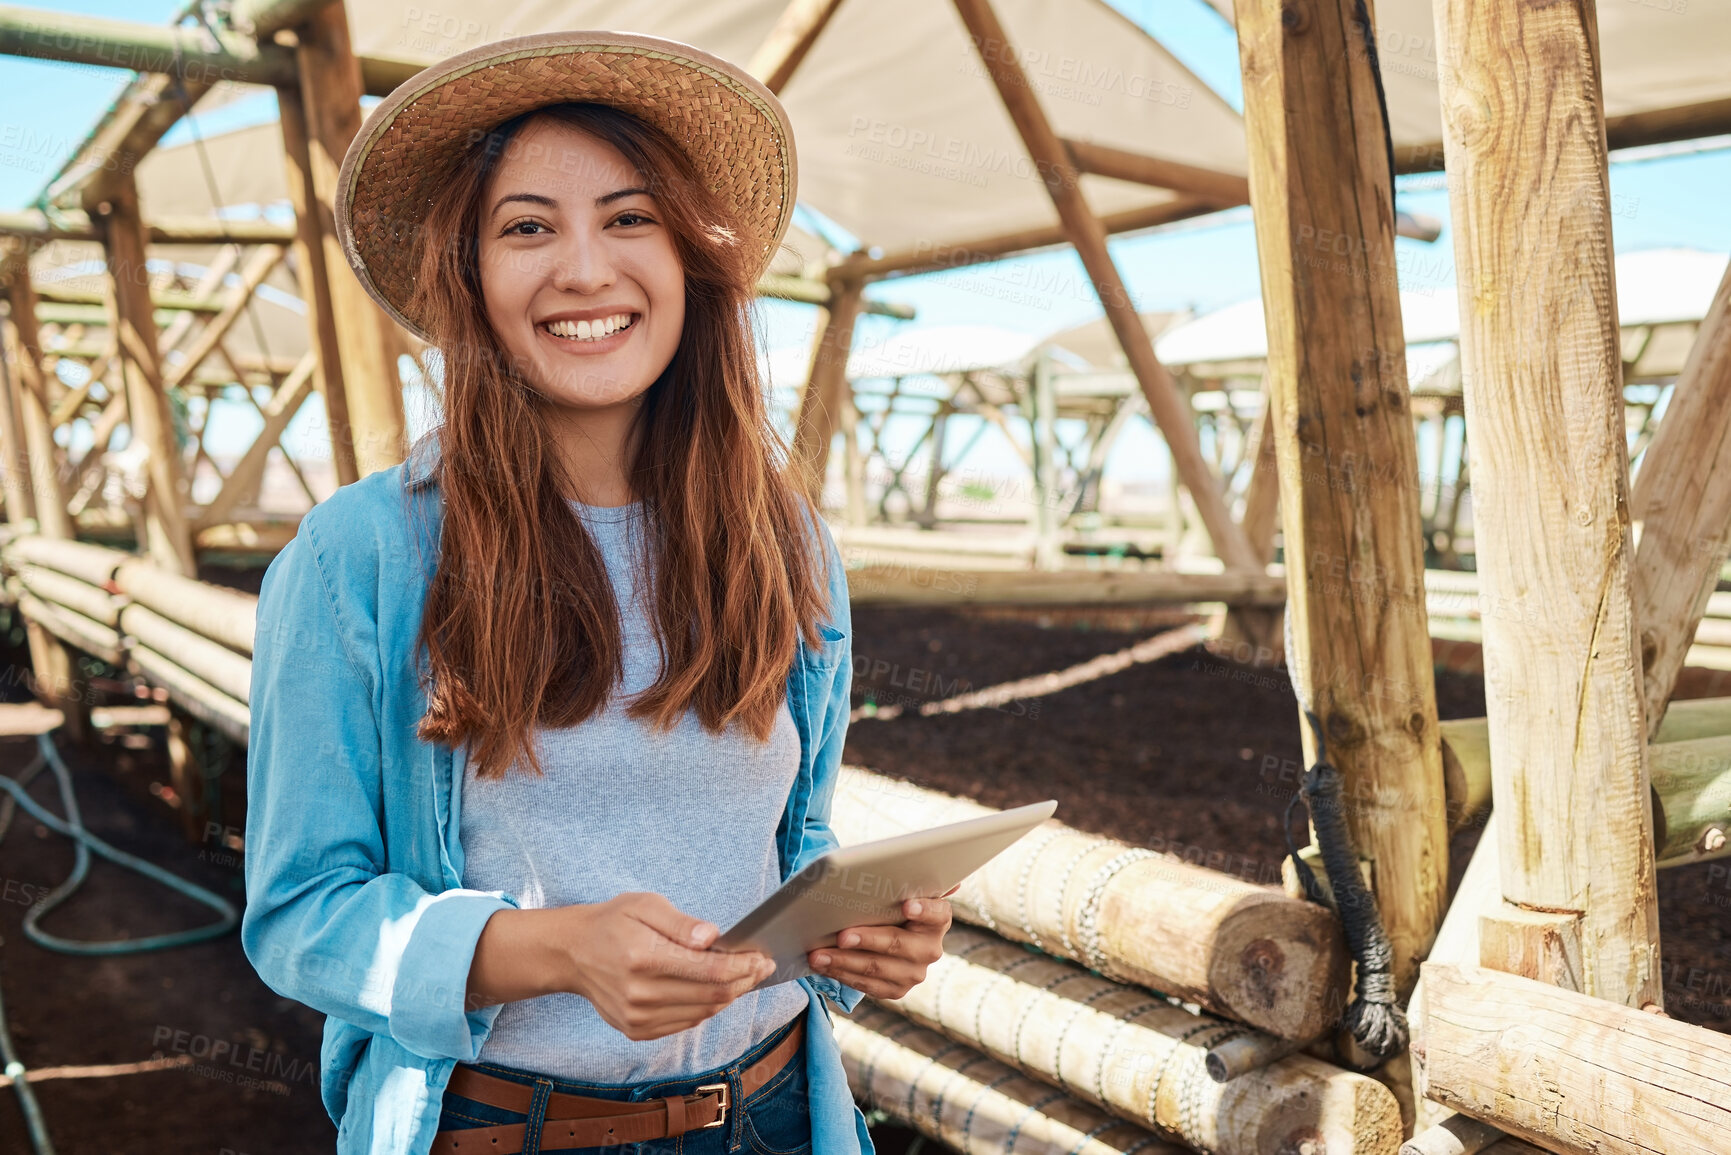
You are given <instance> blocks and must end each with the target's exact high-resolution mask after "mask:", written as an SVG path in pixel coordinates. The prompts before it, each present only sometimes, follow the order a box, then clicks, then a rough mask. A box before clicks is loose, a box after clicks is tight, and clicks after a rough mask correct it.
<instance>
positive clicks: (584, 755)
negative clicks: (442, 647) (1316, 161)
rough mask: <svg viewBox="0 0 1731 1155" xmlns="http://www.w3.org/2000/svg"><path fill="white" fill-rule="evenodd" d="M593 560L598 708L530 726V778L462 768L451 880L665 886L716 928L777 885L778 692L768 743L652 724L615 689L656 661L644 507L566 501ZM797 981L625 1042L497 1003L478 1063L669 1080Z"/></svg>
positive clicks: (573, 998) (787, 740)
mask: <svg viewBox="0 0 1731 1155" xmlns="http://www.w3.org/2000/svg"><path fill="white" fill-rule="evenodd" d="M571 504H572V507H573V508H574V509H575V510H576V511H577V513H578V515H579V516H580V517H582V518H583V521H584V525H585V526H586V528H587V529H588V531H589V533H590V535H591V536H592V537H593V538H594V540H595V543H596V545H597V546H598V547H599V549H600V551H601V555H602V558H603V559H604V561H605V562H606V565H607V572H608V576H609V577H610V578H611V579H612V581H613V590H614V598H615V601H616V602H617V604H618V606H619V611H620V633H621V638H622V641H623V643H624V653H623V657H624V662H623V666H624V668H623V671H622V681H621V683H620V684H618V685H616V686H615V688H614V693H613V696H612V697H611V698H610V699H609V701H608V703H607V705H606V707H605V708H604V709H603V710H602V711H601V712H598V713H596V714H594V715H592V716H591V717H590V718H589V719H588V720H586V721H584V722H582V723H580V724H578V725H576V726H572V727H568V728H564V729H542V730H538V731H537V733H536V742H537V751H538V753H539V755H540V758H541V765H542V768H543V770H544V771H545V776H544V777H535V776H534V775H533V774H532V773H528V772H525V771H522V770H521V769H518V768H513V769H512V770H511V772H510V773H508V774H507V775H506V776H505V777H504V778H502V779H491V780H486V781H482V780H479V779H477V778H476V777H475V774H474V769H473V766H472V765H471V766H470V768H469V769H468V770H467V772H466V773H465V774H464V777H463V797H462V806H461V810H460V815H461V816H460V837H461V838H462V843H463V885H464V886H465V887H472V888H475V889H477V890H503V891H505V892H506V893H508V894H510V895H513V896H514V897H515V898H516V899H517V901H518V903H519V904H520V905H521V906H522V907H524V908H525V909H535V908H543V907H553V906H565V905H569V904H573V903H596V902H605V901H607V900H608V899H610V898H613V897H614V896H616V895H619V894H622V893H624V892H626V891H650V892H653V893H656V894H661V895H665V896H666V897H667V899H668V900H669V901H670V902H672V903H673V905H674V906H676V907H678V908H679V909H680V910H682V911H684V912H686V913H687V914H691V915H694V916H696V917H699V918H704V919H708V920H709V921H710V922H712V923H714V924H715V925H716V926H718V927H720V928H721V929H722V930H726V929H727V928H728V927H729V926H731V925H733V923H735V922H737V921H738V920H739V919H740V918H741V917H743V916H744V915H745V914H746V913H748V912H749V911H750V910H751V909H752V908H753V907H755V906H756V905H757V904H758V903H759V902H761V901H762V900H763V899H764V898H765V897H767V896H768V895H769V894H771V893H772V892H773V891H775V890H776V888H777V887H779V886H780V885H781V877H780V869H779V865H778V860H777V852H776V844H775V829H776V826H777V824H778V823H779V822H780V820H781V816H782V811H783V809H784V808H785V807H786V804H787V797H788V792H789V791H790V790H791V789H792V787H793V780H794V776H795V775H796V774H797V773H798V770H799V759H800V749H799V732H798V730H797V729H796V728H795V725H794V721H793V716H792V715H791V714H790V713H789V712H788V707H787V704H786V702H785V700H784V701H783V704H782V707H781V709H780V711H779V712H778V713H777V715H776V719H775V725H774V728H773V730H772V731H771V733H770V737H769V740H768V741H767V742H764V743H759V742H758V741H757V740H756V739H755V738H753V737H752V736H751V734H749V733H748V732H746V731H744V730H743V729H742V728H741V727H739V726H738V725H737V724H735V725H730V726H729V727H728V728H727V729H726V731H725V732H723V733H722V734H720V735H716V734H712V733H710V732H709V731H708V730H706V729H704V727H703V724H702V723H701V722H700V721H698V719H697V715H696V713H695V711H687V712H686V715H685V717H684V718H682V719H681V720H680V722H679V724H678V725H677V726H675V727H674V728H673V729H672V730H670V731H666V732H657V731H655V730H654V729H653V728H652V727H651V726H650V725H649V724H648V723H646V722H640V721H638V720H636V719H632V718H628V717H627V716H626V714H625V707H626V705H628V703H629V698H630V697H631V696H632V695H635V694H637V693H639V692H641V691H642V690H644V689H646V688H648V687H649V686H650V685H651V684H652V683H653V682H654V681H655V678H656V677H657V675H658V674H659V672H660V668H659V667H660V661H661V657H660V651H659V649H658V647H657V645H656V637H655V627H654V609H653V606H652V604H651V603H650V601H649V598H650V595H651V591H650V589H649V586H648V583H647V582H646V581H643V580H641V578H640V570H639V568H638V567H639V566H640V565H642V564H643V563H644V561H645V555H644V553H643V533H642V530H643V506H642V503H641V502H640V501H639V502H632V503H631V504H629V505H623V506H591V505H584V504H582V503H580V502H572V503H571ZM806 1007H807V998H806V994H805V991H804V990H803V989H802V988H801V987H800V986H799V985H798V984H797V983H779V984H777V985H775V986H772V987H767V988H765V989H763V990H759V991H750V992H747V993H746V994H744V995H741V996H740V997H739V998H738V999H736V1000H734V1001H733V1002H732V1003H730V1004H728V1005H727V1006H726V1007H724V1008H723V1009H722V1010H721V1011H719V1012H718V1013H716V1014H715V1015H714V1016H712V1017H710V1018H709V1019H706V1020H704V1021H703V1022H702V1023H699V1024H698V1025H697V1026H695V1027H692V1028H690V1029H689V1030H685V1031H681V1032H678V1033H677V1034H672V1035H666V1036H663V1037H662V1038H659V1039H650V1040H643V1041H636V1040H632V1039H628V1038H626V1037H625V1036H624V1035H623V1034H621V1033H620V1032H619V1031H618V1030H616V1029H615V1028H614V1027H613V1026H611V1025H610V1024H609V1023H607V1022H606V1021H605V1020H604V1019H602V1018H601V1016H600V1015H599V1014H598V1013H597V1012H596V1010H595V1007H594V1005H593V1004H591V1003H590V1002H589V1000H588V999H585V998H583V997H581V996H579V995H571V994H554V995H545V996H543V997H541V998H537V999H527V1000H524V1001H521V1002H514V1003H507V1004H505V1005H504V1006H503V1007H502V1008H501V1009H500V1011H499V1016H498V1019H497V1020H496V1021H495V1022H494V1025H493V1033H492V1034H491V1035H489V1036H488V1037H487V1041H486V1043H485V1044H484V1045H483V1046H482V1048H481V1052H480V1055H479V1060H480V1061H481V1062H486V1063H498V1064H501V1065H503V1066H507V1067H516V1068H520V1069H524V1070H531V1071H537V1072H540V1073H542V1074H546V1075H551V1076H553V1077H555V1078H563V1079H568V1080H574V1081H579V1082H590V1083H636V1082H642V1081H645V1080H649V1079H666V1078H679V1077H682V1076H685V1075H692V1074H696V1073H698V1072H700V1071H706V1070H709V1069H710V1068H713V1067H718V1066H721V1065H723V1064H726V1063H729V1062H732V1061H733V1060H734V1059H736V1058H738V1057H739V1056H740V1055H741V1054H742V1053H743V1052H745V1051H746V1050H747V1049H748V1048H750V1047H751V1046H753V1045H755V1044H756V1043H758V1042H761V1041H762V1040H763V1039H765V1038H767V1037H768V1036H769V1035H771V1034H773V1033H774V1032H775V1031H776V1030H777V1029H778V1028H779V1027H782V1026H784V1025H786V1024H787V1023H788V1022H789V1021H791V1020H792V1019H794V1018H795V1017H796V1016H798V1015H800V1014H802V1013H804V1012H805V1010H806Z"/></svg>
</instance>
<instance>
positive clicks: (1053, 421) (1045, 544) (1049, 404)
mask: <svg viewBox="0 0 1731 1155" xmlns="http://www.w3.org/2000/svg"><path fill="white" fill-rule="evenodd" d="M1028 400H1029V403H1030V406H1031V409H1032V412H1030V413H1029V414H1028V424H1029V426H1030V429H1029V432H1030V433H1031V434H1032V436H1031V437H1030V438H1029V442H1030V443H1031V444H1032V445H1033V447H1034V568H1035V569H1044V570H1055V569H1057V568H1058V564H1059V560H1060V558H1061V557H1062V556H1063V555H1062V550H1061V549H1060V548H1059V542H1058V533H1059V525H1058V507H1057V501H1058V494H1057V489H1058V462H1057V456H1058V427H1057V420H1058V413H1057V409H1058V399H1057V394H1056V391H1055V390H1054V389H1053V388H1052V362H1051V359H1050V358H1049V357H1048V356H1047V355H1046V353H1045V352H1044V351H1041V352H1040V354H1039V355H1038V356H1037V357H1036V358H1035V360H1034V374H1033V379H1032V380H1031V381H1029V382H1028Z"/></svg>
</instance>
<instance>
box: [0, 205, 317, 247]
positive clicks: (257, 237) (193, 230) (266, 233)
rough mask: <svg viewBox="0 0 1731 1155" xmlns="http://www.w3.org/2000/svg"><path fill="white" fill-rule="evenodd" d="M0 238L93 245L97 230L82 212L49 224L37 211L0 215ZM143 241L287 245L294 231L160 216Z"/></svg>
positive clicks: (62, 215)
mask: <svg viewBox="0 0 1731 1155" xmlns="http://www.w3.org/2000/svg"><path fill="white" fill-rule="evenodd" d="M0 236H13V237H21V238H23V239H25V240H32V241H95V240H100V239H101V238H100V237H99V236H98V235H97V232H96V226H95V225H93V224H91V223H90V214H89V213H86V212H84V211H83V210H82V209H67V210H65V211H64V212H60V213H56V214H55V216H54V218H53V219H52V220H50V219H49V218H48V216H47V214H45V213H43V212H40V211H39V210H37V209H21V210H18V211H11V212H0ZM144 239H145V240H147V241H149V242H150V243H151V244H153V245H229V244H232V245H266V244H278V245H286V244H288V243H289V242H291V241H293V240H294V239H295V233H294V229H293V228H291V227H289V226H286V225H279V224H277V223H275V222H274V221H265V220H258V221H229V220H223V219H222V218H220V217H204V216H173V215H169V216H161V217H153V218H151V219H150V220H148V221H146V222H144Z"/></svg>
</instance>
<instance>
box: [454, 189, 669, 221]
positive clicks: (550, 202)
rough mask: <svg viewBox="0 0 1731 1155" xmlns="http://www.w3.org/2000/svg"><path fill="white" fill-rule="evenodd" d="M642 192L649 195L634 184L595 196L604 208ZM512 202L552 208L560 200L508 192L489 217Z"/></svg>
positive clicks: (596, 204) (598, 203)
mask: <svg viewBox="0 0 1731 1155" xmlns="http://www.w3.org/2000/svg"><path fill="white" fill-rule="evenodd" d="M640 194H641V195H643V196H648V195H649V190H648V189H646V188H639V187H637V186H636V185H633V186H632V187H630V188H622V189H615V190H614V191H613V192H610V193H604V194H602V195H601V196H598V197H596V198H595V207H596V208H604V207H606V206H607V205H610V204H612V203H613V202H614V201H617V200H624V199H625V198H626V197H629V196H637V195H640ZM512 202H522V203H524V204H532V205H541V206H542V207H544V208H550V209H551V208H558V207H559V202H558V201H556V200H554V199H553V198H552V197H547V196H542V195H541V194H540V193H526V192H520V193H506V194H505V195H504V196H502V197H500V198H499V199H498V200H497V201H495V202H494V203H493V209H492V211H491V212H490V213H488V214H487V215H488V217H489V218H491V217H494V216H497V215H498V213H499V210H500V209H502V208H504V207H505V206H506V205H508V204H511V203H512Z"/></svg>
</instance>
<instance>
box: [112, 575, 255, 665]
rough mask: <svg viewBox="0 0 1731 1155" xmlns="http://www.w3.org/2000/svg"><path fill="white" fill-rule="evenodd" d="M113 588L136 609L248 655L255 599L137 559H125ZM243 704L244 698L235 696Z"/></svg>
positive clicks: (250, 650)
mask: <svg viewBox="0 0 1731 1155" xmlns="http://www.w3.org/2000/svg"><path fill="white" fill-rule="evenodd" d="M114 586H115V588H116V589H118V590H120V592H121V593H123V594H125V595H126V596H127V597H129V598H131V599H132V600H133V601H135V602H137V603H138V604H139V605H141V606H148V607H149V608H150V609H152V610H155V611H156V612H157V613H158V614H160V615H161V616H163V617H165V618H167V619H169V620H170V621H172V622H174V623H176V624H177V625H181V626H184V627H186V628H187V629H190V630H194V631H196V632H197V633H199V634H201V635H203V636H204V637H207V638H209V639H211V640H212V641H214V642H220V643H222V644H223V645H224V646H227V647H228V648H229V649H231V650H235V651H237V652H239V653H242V654H246V655H249V656H250V655H251V654H252V643H253V630H254V619H255V618H256V616H257V614H258V599H257V598H255V597H253V596H252V595H251V594H243V593H240V592H238V591H236V590H229V589H224V588H223V587H221V586H216V585H211V584H210V583H208V582H200V581H193V580H192V579H191V578H185V577H181V576H180V575H178V574H171V573H167V572H165V571H163V570H160V569H158V568H156V567H155V566H152V565H150V564H149V563H148V562H145V561H143V560H141V559H138V558H126V559H124V560H123V561H122V562H121V563H120V566H119V567H118V568H117V569H116V570H115V573H114ZM234 696H235V697H237V698H241V699H244V698H245V696H246V695H244V694H236V695H234Z"/></svg>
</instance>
